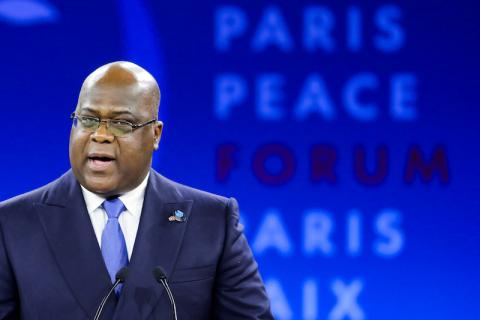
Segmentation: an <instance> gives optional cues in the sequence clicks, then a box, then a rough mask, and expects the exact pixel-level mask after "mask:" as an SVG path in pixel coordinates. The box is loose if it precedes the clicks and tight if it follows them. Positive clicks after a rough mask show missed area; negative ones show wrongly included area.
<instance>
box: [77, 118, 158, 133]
mask: <svg viewBox="0 0 480 320" xmlns="http://www.w3.org/2000/svg"><path fill="white" fill-rule="evenodd" d="M80 117H82V118H89V119H92V120H93V119H95V120H98V127H97V128H96V129H95V130H93V131H90V130H88V129H85V128H84V129H85V130H86V131H88V132H95V131H97V130H98V128H100V125H101V124H102V123H105V126H106V129H107V131H108V132H110V133H111V134H112V135H113V136H115V137H124V136H127V135H129V134H131V133H132V132H133V131H135V130H137V129H139V128H142V127H145V126H148V125H149V124H152V123H155V122H157V121H158V120H157V119H152V120H150V121H147V122H144V123H131V122H130V121H127V120H115V119H101V118H99V117H94V116H80V115H76V114H75V112H72V114H71V115H70V119H71V120H72V121H73V120H77V121H80V122H81V120H80V119H79V118H80ZM112 121H117V122H118V121H120V122H122V123H124V124H126V125H129V126H130V127H131V128H132V131H130V132H128V133H126V134H124V135H115V134H113V133H112V132H111V131H110V130H109V126H110V123H111V122H112ZM74 127H75V128H77V126H75V125H74Z"/></svg>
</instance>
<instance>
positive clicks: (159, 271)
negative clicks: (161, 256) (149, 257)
mask: <svg viewBox="0 0 480 320" xmlns="http://www.w3.org/2000/svg"><path fill="white" fill-rule="evenodd" d="M153 276H154V277H155V280H157V282H158V283H161V284H162V285H163V287H164V288H165V291H167V294H168V298H169V299H170V303H171V305H172V309H173V319H175V320H178V319H177V306H176V305H175V299H173V294H172V291H170V287H169V286H168V283H167V276H166V275H165V271H164V270H163V268H162V267H160V266H156V267H155V268H153Z"/></svg>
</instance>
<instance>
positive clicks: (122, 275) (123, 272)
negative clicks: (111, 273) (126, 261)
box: [115, 267, 128, 282]
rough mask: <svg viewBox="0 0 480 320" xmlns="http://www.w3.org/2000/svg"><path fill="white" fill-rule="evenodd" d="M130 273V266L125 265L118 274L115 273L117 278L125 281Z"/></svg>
mask: <svg viewBox="0 0 480 320" xmlns="http://www.w3.org/2000/svg"><path fill="white" fill-rule="evenodd" d="M127 275H128V268H127V267H123V268H122V269H120V270H118V272H117V274H116V275H115V279H116V280H117V281H118V280H120V282H125V279H126V278H127Z"/></svg>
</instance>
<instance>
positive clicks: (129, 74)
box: [77, 61, 160, 117]
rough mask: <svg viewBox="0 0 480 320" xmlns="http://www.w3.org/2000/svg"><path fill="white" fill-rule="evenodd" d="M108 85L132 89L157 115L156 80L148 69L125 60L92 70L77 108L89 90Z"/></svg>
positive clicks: (158, 92) (153, 113) (158, 101)
mask: <svg viewBox="0 0 480 320" xmlns="http://www.w3.org/2000/svg"><path fill="white" fill-rule="evenodd" d="M108 87H111V88H118V89H119V90H122V89H123V88H129V89H132V90H134V91H135V92H137V93H138V96H139V98H141V101H140V102H141V103H142V104H146V105H147V106H149V108H150V109H151V112H152V115H153V116H155V117H158V108H159V105H160V88H159V87H158V84H157V81H156V80H155V78H154V77H153V76H152V75H151V74H150V73H149V72H148V71H146V70H145V69H143V68H142V67H140V66H138V65H136V64H134V63H131V62H127V61H116V62H112V63H109V64H106V65H103V66H101V67H100V68H98V69H96V70H95V71H93V72H92V73H91V74H90V75H89V76H88V77H87V78H86V79H85V81H84V82H83V85H82V89H81V90H80V95H79V97H78V105H77V109H78V107H79V106H80V104H81V103H82V101H83V100H84V99H85V97H86V96H87V95H88V94H89V93H90V91H91V90H95V89H96V88H108Z"/></svg>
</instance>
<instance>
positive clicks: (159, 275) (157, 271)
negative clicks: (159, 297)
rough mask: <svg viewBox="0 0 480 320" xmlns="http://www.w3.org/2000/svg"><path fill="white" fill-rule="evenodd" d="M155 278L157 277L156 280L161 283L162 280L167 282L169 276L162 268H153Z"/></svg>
mask: <svg viewBox="0 0 480 320" xmlns="http://www.w3.org/2000/svg"><path fill="white" fill-rule="evenodd" d="M153 276H154V277H155V279H156V280H157V281H158V282H160V280H166V279H167V275H166V274H165V270H163V268H162V267H160V266H156V267H155V268H153Z"/></svg>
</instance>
